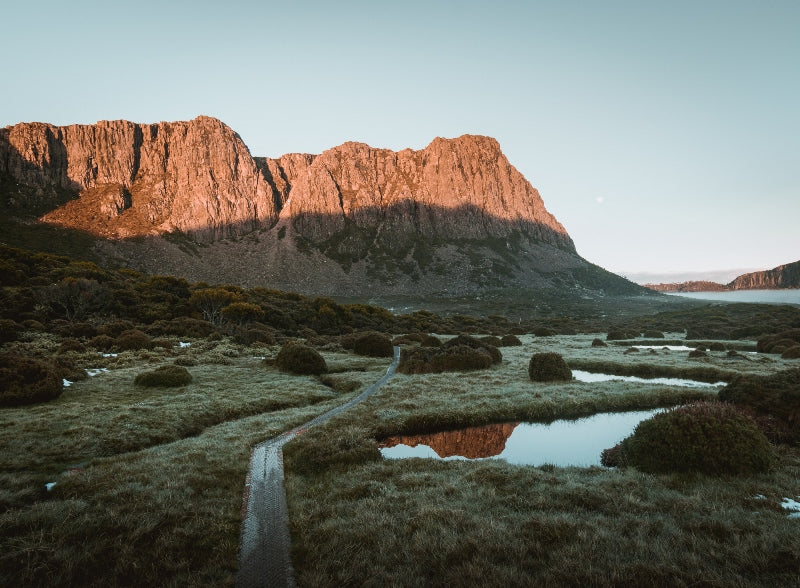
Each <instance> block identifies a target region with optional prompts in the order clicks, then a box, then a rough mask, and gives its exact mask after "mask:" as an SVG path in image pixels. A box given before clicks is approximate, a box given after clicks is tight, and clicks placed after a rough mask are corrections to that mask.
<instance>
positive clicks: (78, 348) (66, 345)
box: [56, 339, 86, 354]
mask: <svg viewBox="0 0 800 588" xmlns="http://www.w3.org/2000/svg"><path fill="white" fill-rule="evenodd" d="M70 351H75V352H77V353H83V352H84V351H86V345H84V344H83V343H81V342H80V341H78V340H77V339H64V340H63V341H62V342H61V345H59V346H58V351H57V352H56V353H58V354H62V353H68V352H70Z"/></svg>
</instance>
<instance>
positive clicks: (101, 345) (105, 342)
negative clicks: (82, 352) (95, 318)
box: [87, 335, 114, 351]
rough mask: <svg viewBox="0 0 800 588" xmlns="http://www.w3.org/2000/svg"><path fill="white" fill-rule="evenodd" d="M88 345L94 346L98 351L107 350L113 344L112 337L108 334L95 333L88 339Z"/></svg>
mask: <svg viewBox="0 0 800 588" xmlns="http://www.w3.org/2000/svg"><path fill="white" fill-rule="evenodd" d="M87 345H88V346H89V347H94V348H95V349H97V350H98V351H108V350H110V349H111V348H112V347H113V346H114V338H113V337H109V336H108V335H97V336H96V337H92V338H91V339H89V342H88V343H87Z"/></svg>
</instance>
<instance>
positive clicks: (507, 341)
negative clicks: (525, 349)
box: [500, 334, 522, 347]
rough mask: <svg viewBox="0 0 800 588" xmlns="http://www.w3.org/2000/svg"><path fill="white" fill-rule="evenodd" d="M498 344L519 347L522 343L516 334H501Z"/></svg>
mask: <svg viewBox="0 0 800 588" xmlns="http://www.w3.org/2000/svg"><path fill="white" fill-rule="evenodd" d="M500 344H501V345H502V346H503V347H519V346H520V345H522V341H520V340H519V337H517V336H516V335H511V334H509V335H503V336H502V337H501V338H500Z"/></svg>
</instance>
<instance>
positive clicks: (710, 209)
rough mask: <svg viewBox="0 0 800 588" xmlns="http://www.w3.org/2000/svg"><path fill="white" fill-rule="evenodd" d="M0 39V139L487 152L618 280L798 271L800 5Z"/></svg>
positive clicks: (372, 16)
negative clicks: (782, 267)
mask: <svg viewBox="0 0 800 588" xmlns="http://www.w3.org/2000/svg"><path fill="white" fill-rule="evenodd" d="M0 20H2V25H3V26H2V34H0V55H2V59H0V126H6V125H12V124H16V123H18V122H29V121H45V122H51V123H53V124H59V125H61V124H72V123H94V122H95V121H97V120H103V119H127V120H132V121H135V122H142V123H148V122H158V121H172V120H187V119H191V118H194V117H195V116H197V115H199V114H207V115H210V116H215V117H218V118H220V119H221V120H223V121H224V122H225V123H227V124H228V125H229V126H230V127H232V128H233V129H234V130H235V131H237V132H238V133H239V134H240V135H241V136H242V138H243V139H244V141H245V143H246V144H247V145H248V147H249V148H250V151H251V152H252V153H253V155H264V156H272V157H277V156H280V155H282V154H284V153H288V152H297V151H300V152H307V153H319V152H321V151H323V150H325V149H327V148H330V147H333V146H336V145H339V144H341V143H343V142H345V141H350V140H355V141H363V142H366V143H369V144H370V145H372V146H374V147H386V148H391V149H402V148H405V147H411V148H414V149H420V148H423V147H425V146H426V145H427V144H428V143H429V142H430V141H431V140H432V139H433V138H434V137H436V136H442V137H456V136H459V135H462V134H465V133H472V134H483V135H490V136H492V137H495V138H496V139H497V140H498V141H499V142H500V146H501V147H502V149H503V151H504V152H505V154H506V156H507V157H508V159H509V160H510V161H511V163H512V164H513V165H514V166H516V167H517V168H518V169H519V170H520V171H521V172H522V173H523V174H524V175H525V177H526V178H528V180H529V181H530V182H531V183H532V184H533V185H534V186H535V187H536V188H538V189H539V191H540V193H541V194H542V197H543V198H544V201H545V205H546V206H547V208H548V209H549V210H550V211H551V212H552V213H553V214H554V215H555V216H556V217H557V218H558V219H559V220H560V221H561V222H562V224H564V226H565V227H566V229H567V231H568V232H569V233H570V235H571V236H572V238H573V239H574V241H575V244H576V246H577V248H578V252H579V253H580V254H581V255H583V256H584V257H585V258H587V259H588V260H590V261H592V262H594V263H597V264H599V265H601V266H603V267H605V268H606V269H609V270H612V271H615V272H618V273H622V274H624V275H628V276H629V277H637V278H638V277H639V276H640V274H641V273H643V272H652V273H654V274H659V276H658V277H660V275H661V274H664V273H669V272H710V271H711V270H739V269H768V268H772V267H774V266H776V265H779V264H783V263H788V262H792V261H796V260H798V259H800V33H798V31H800V0H783V1H782V0H768V1H765V0H753V1H746V2H745V1H737V0H691V1H685V0H672V1H670V2H665V1H663V0H658V1H649V0H627V1H615V0H597V1H591V2H589V1H578V0H574V1H570V0H552V1H547V2H544V1H535V0H531V1H519V2H503V1H492V2H489V1H486V0H483V1H477V2H476V1H471V0H454V1H440V0H439V1H437V0H427V1H416V0H404V1H400V2H397V1H395V2H382V1H380V0H372V1H364V2H356V1H349V0H339V1H325V2H317V1H304V2H303V1H294V2H293V1H287V0H283V1H281V2H271V1H256V0H227V1H224V2H217V1H213V2H212V1H208V0H193V1H188V0H177V1H173V0H161V1H157V2H156V1H152V0H140V1H137V2H125V3H122V2H114V1H109V0H103V1H90V0H72V1H64V0H27V1H26V2H8V3H5V5H4V6H3V9H2V15H1V16H0ZM736 273H737V271H733V272H732V274H733V275H735V274H736Z"/></svg>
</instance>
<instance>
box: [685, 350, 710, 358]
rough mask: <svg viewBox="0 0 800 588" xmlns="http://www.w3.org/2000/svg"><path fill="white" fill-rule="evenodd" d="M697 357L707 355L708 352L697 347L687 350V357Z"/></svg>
mask: <svg viewBox="0 0 800 588" xmlns="http://www.w3.org/2000/svg"><path fill="white" fill-rule="evenodd" d="M698 357H708V353H706V352H705V351H704V350H703V349H700V348H699V347H698V348H697V349H693V350H692V351H690V352H689V359H697V358H698Z"/></svg>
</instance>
